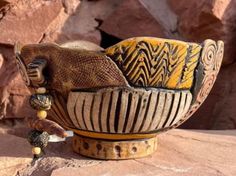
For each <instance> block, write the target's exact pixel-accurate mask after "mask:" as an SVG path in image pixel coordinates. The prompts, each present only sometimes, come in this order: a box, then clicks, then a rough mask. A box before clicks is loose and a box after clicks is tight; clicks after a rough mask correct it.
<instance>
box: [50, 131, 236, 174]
mask: <svg viewBox="0 0 236 176" xmlns="http://www.w3.org/2000/svg"><path fill="white" fill-rule="evenodd" d="M235 149H236V131H218V132H217V131H184V130H172V131H169V132H167V133H166V134H161V135H160V136H159V147H158V150H157V152H156V153H155V154H153V155H152V156H149V157H147V158H142V159H135V160H123V161H103V162H101V163H100V164H97V165H95V166H91V167H81V168H75V167H64V168H59V169H56V170H54V171H53V172H52V174H51V176H75V175H83V176H90V175H97V176H104V175H107V176H110V175H112V176H116V175H117V176H119V175H124V176H128V175H138V176H142V175H143V176H144V175H145V176H156V175H170V176H189V175H192V176H197V175H204V176H208V175H209V176H223V175H224V176H232V175H235V174H236V168H235V165H234V163H235V162H236V151H235ZM209 151H210V152H209Z"/></svg>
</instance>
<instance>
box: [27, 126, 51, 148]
mask: <svg viewBox="0 0 236 176" xmlns="http://www.w3.org/2000/svg"><path fill="white" fill-rule="evenodd" d="M48 140H49V134H48V133H47V132H41V131H37V130H32V131H30V132H29V134H28V141H29V143H30V144H31V145H32V146H34V147H40V148H45V147H46V146H47V145H48Z"/></svg>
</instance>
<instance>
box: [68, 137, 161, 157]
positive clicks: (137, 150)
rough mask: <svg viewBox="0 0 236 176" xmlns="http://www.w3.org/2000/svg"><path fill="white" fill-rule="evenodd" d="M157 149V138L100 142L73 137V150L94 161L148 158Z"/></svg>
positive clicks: (99, 140) (98, 140)
mask: <svg viewBox="0 0 236 176" xmlns="http://www.w3.org/2000/svg"><path fill="white" fill-rule="evenodd" d="M156 149H157V137H156V136H155V137H152V138H147V139H138V140H137V139H135V140H122V141H117V140H105V139H104V140H102V139H95V138H88V137H82V136H79V135H75V136H74V137H73V150H74V151H75V152H76V153H79V154H81V155H83V156H87V157H90V158H96V159H105V160H106V159H110V160H122V159H132V158H141V157H145V156H148V155H150V154H152V153H153V152H155V151H156Z"/></svg>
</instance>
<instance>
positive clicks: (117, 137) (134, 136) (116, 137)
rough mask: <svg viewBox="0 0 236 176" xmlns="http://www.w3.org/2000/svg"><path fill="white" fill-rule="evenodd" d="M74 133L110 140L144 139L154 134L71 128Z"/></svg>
mask: <svg viewBox="0 0 236 176" xmlns="http://www.w3.org/2000/svg"><path fill="white" fill-rule="evenodd" d="M68 129H69V130H71V131H73V132H74V133H76V134H78V135H80V136H85V137H89V138H96V139H110V140H129V139H146V138H152V137H155V136H156V134H117V133H116V134H114V133H96V132H92V131H83V130H78V129H71V128H68Z"/></svg>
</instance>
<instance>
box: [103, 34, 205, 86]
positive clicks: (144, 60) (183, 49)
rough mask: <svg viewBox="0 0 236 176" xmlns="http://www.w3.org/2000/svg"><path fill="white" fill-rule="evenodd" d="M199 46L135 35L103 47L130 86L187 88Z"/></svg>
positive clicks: (199, 50)
mask: <svg viewBox="0 0 236 176" xmlns="http://www.w3.org/2000/svg"><path fill="white" fill-rule="evenodd" d="M201 49H202V48H201V46H200V45H198V44H193V43H186V42H181V41H177V40H168V39H158V38H153V37H137V38H131V39H127V40H124V41H122V42H120V43H118V44H116V45H113V46H111V47H109V48H107V49H106V50H105V53H106V55H107V56H108V57H110V58H111V59H113V60H114V61H115V62H116V64H117V65H118V66H119V68H120V69H121V70H122V72H123V74H124V76H125V77H126V78H127V80H128V81H129V83H130V84H131V85H134V86H144V87H163V88H170V89H190V88H191V86H192V84H193V77H194V75H193V74H194V70H195V68H196V66H197V63H198V59H199V55H200V52H201Z"/></svg>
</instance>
